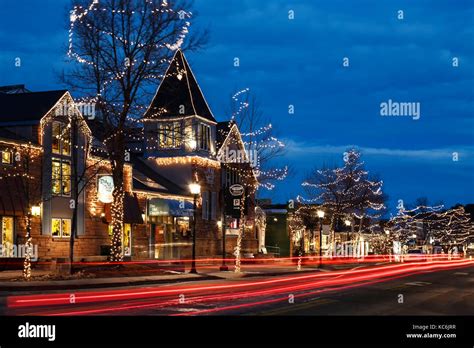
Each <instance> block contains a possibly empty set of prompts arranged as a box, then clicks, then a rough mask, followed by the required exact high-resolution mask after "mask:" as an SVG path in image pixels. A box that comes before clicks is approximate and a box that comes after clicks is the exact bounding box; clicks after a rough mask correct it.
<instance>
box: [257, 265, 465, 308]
mask: <svg viewBox="0 0 474 348" xmlns="http://www.w3.org/2000/svg"><path fill="white" fill-rule="evenodd" d="M400 295H402V296H403V302H402V303H399V299H400ZM252 314H258V315H474V267H472V266H471V267H466V268H462V269H456V270H449V271H440V272H434V273H426V274H418V275H414V276H410V277H407V278H401V279H396V280H390V281H387V282H381V283H377V284H372V285H366V286H361V287H357V288H353V289H349V290H343V291H333V292H329V293H326V294H324V295H322V296H315V297H312V298H308V299H305V300H304V301H301V303H295V304H285V305H281V304H280V305H279V306H272V307H269V308H262V309H261V310H258V311H255V312H253V313H252Z"/></svg>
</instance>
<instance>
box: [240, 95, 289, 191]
mask: <svg viewBox="0 0 474 348" xmlns="http://www.w3.org/2000/svg"><path fill="white" fill-rule="evenodd" d="M231 112H232V121H234V122H235V123H236V124H237V127H238V128H239V131H240V133H241V135H242V140H243V142H244V145H245V147H246V149H247V151H248V154H249V156H250V159H251V161H252V160H254V161H253V162H254V163H253V169H254V171H255V172H256V173H257V175H258V181H259V187H265V188H267V189H273V188H274V186H275V183H276V182H277V181H281V180H284V179H285V178H286V176H287V175H288V166H287V165H283V166H279V165H278V163H277V161H278V159H279V158H281V157H282V156H283V155H284V154H285V144H284V143H283V142H282V141H280V140H279V139H278V138H277V137H276V135H275V129H274V128H273V126H272V124H271V120H270V118H269V117H267V116H265V114H264V112H263V110H262V108H261V106H260V103H259V101H258V99H257V97H256V96H255V95H254V94H252V93H251V92H250V90H249V89H245V90H242V91H240V92H237V93H236V94H234V95H233V96H232V98H231Z"/></svg>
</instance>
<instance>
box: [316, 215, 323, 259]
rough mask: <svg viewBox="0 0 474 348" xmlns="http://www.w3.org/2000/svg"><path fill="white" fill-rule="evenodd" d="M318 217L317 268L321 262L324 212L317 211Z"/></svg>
mask: <svg viewBox="0 0 474 348" xmlns="http://www.w3.org/2000/svg"><path fill="white" fill-rule="evenodd" d="M317 214H318V217H319V267H321V264H322V262H323V219H324V211H323V210H318V211H317Z"/></svg>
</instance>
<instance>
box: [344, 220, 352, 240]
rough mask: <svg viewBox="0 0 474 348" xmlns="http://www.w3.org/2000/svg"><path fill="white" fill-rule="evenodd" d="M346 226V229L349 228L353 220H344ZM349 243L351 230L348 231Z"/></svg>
mask: <svg viewBox="0 0 474 348" xmlns="http://www.w3.org/2000/svg"><path fill="white" fill-rule="evenodd" d="M344 224H345V225H346V227H349V226H350V225H351V220H348V219H346V220H344ZM347 241H349V230H348V231H347Z"/></svg>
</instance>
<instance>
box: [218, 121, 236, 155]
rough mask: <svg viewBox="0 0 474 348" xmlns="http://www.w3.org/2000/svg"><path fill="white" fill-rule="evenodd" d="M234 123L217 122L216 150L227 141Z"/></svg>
mask: <svg viewBox="0 0 474 348" xmlns="http://www.w3.org/2000/svg"><path fill="white" fill-rule="evenodd" d="M234 124H235V123H234V122H233V121H224V122H218V123H217V126H216V145H217V150H219V149H220V148H221V146H222V145H223V144H224V141H225V140H226V139H227V136H228V135H229V133H230V130H231V129H232V126H233V125H234Z"/></svg>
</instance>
